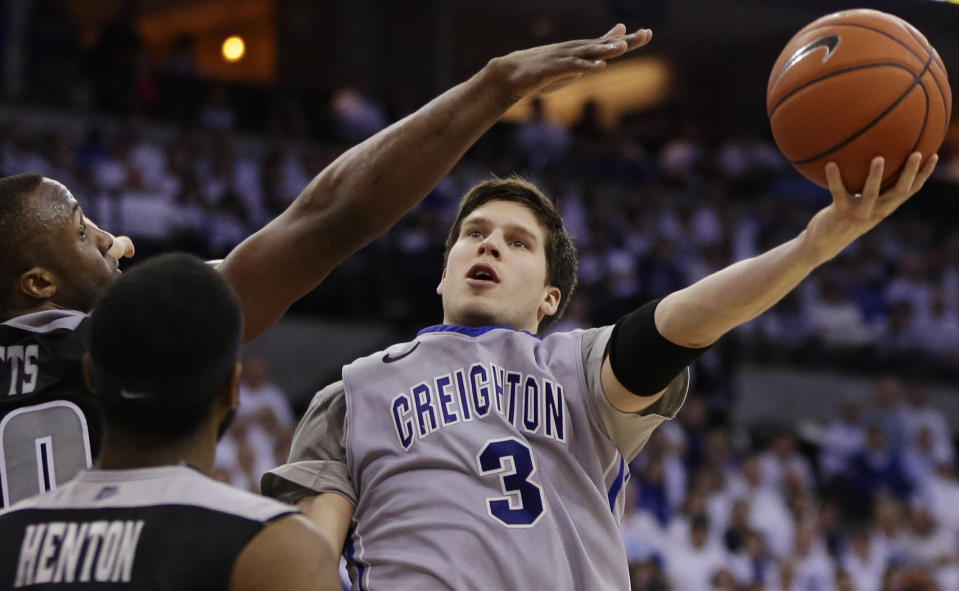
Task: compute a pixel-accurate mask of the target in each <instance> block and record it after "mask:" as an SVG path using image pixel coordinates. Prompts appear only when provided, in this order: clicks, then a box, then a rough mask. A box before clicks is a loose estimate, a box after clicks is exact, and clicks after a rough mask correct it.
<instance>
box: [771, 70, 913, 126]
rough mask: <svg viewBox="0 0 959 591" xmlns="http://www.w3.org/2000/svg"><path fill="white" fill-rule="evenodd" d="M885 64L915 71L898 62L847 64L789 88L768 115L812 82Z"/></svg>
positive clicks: (911, 72)
mask: <svg viewBox="0 0 959 591" xmlns="http://www.w3.org/2000/svg"><path fill="white" fill-rule="evenodd" d="M886 66H889V67H892V68H902V69H903V70H905V71H907V72H909V73H910V74H912V75H913V76H916V73H915V72H913V71H912V68H910V67H909V66H907V65H905V64H900V63H899V62H872V63H869V64H860V65H858V66H849V67H848V68H843V69H841V70H836V71H835V72H829V73H828V74H823V75H822V76H820V77H818V78H814V79H812V80H809V81H807V82H805V83H803V84H802V85H801V86H797V87H796V88H794V89H792V90H790V91H789V92H788V93H786V95H785V96H783V97H782V98H781V99H779V100H778V101H777V102H776V104H775V105H773V108H772V109H770V110H769V117H770V118H772V116H773V115H775V114H776V109H778V108H779V107H780V105H782V104H783V103H784V102H786V99H788V98H789V97H791V96H793V95H794V94H796V93H797V92H799V91H800V90H803V89H805V88H808V87H809V86H812V85H813V84H816V83H818V82H822V81H823V80H828V79H829V78H832V77H833V76H839V75H840V74H847V73H849V72H855V71H856V70H867V69H869V68H881V67H886ZM913 83H915V82H913Z"/></svg>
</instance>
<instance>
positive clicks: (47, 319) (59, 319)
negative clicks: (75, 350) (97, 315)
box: [3, 310, 88, 334]
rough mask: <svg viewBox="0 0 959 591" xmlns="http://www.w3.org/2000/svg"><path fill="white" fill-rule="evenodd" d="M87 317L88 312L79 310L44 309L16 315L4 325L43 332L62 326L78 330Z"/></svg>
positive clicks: (38, 332)
mask: <svg viewBox="0 0 959 591" xmlns="http://www.w3.org/2000/svg"><path fill="white" fill-rule="evenodd" d="M87 317H88V314H86V313H85V312H79V311H77V310H43V311H42V312H31V313H30V314H24V315H22V316H15V317H13V318H11V319H10V320H7V321H6V322H4V323H3V326H10V327H13V328H19V329H21V330H26V331H30V332H33V333H37V334H43V333H47V332H53V331H55V330H59V329H62V328H66V329H69V330H76V328H77V327H78V326H80V323H81V322H83V321H84V320H86V318H87Z"/></svg>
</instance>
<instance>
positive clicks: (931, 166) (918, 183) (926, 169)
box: [912, 154, 939, 192]
mask: <svg viewBox="0 0 959 591" xmlns="http://www.w3.org/2000/svg"><path fill="white" fill-rule="evenodd" d="M938 162H939V154H933V155H932V156H930V157H929V160H926V163H925V164H923V166H922V169H921V170H920V171H919V174H917V175H916V180H914V181H913V182H912V190H913V192H915V191H918V190H919V189H921V188H922V186H923V185H925V184H926V181H928V180H929V177H931V176H932V171H934V170H935V169H936V164H937V163H938Z"/></svg>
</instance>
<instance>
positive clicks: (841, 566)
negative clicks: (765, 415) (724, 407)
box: [623, 375, 959, 591]
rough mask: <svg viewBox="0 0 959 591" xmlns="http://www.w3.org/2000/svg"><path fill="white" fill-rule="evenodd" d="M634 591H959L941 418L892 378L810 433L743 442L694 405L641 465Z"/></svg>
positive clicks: (697, 401)
mask: <svg viewBox="0 0 959 591" xmlns="http://www.w3.org/2000/svg"><path fill="white" fill-rule="evenodd" d="M631 469H632V478H631V479H630V484H629V488H628V491H629V492H628V494H627V499H628V500H627V513H626V517H625V519H624V521H623V538H624V540H625V542H626V548H627V553H628V555H629V558H630V563H631V565H632V566H631V574H632V580H633V589H635V590H636V591H652V590H666V589H673V590H676V591H680V590H681V591H718V590H729V591H732V590H739V591H745V590H764V591H798V590H812V589H815V590H816V591H849V590H855V591H933V590H938V591H951V590H955V589H959V515H957V513H956V511H955V507H956V503H957V502H959V480H957V478H956V465H955V445H954V441H953V433H952V432H951V428H950V426H949V424H948V422H947V420H946V417H945V416H944V415H943V414H942V413H941V412H940V411H939V410H937V409H935V408H933V407H931V406H930V405H929V404H928V402H927V400H926V392H925V389H924V387H923V385H922V384H921V383H918V382H908V381H906V382H904V381H902V380H900V379H899V378H897V377H894V376H891V375H887V376H884V377H882V378H880V379H877V381H876V382H875V388H874V391H873V393H872V396H871V398H870V399H869V400H856V399H852V398H849V399H846V400H843V401H842V402H841V403H840V404H839V405H837V408H836V412H835V418H834V419H832V420H831V421H830V422H829V423H828V424H823V425H821V426H820V429H818V430H817V431H816V432H815V435H813V436H808V437H803V438H802V439H799V438H797V436H796V434H795V431H794V428H793V427H792V426H789V425H784V426H783V427H781V428H777V429H773V430H770V431H768V432H766V433H752V434H743V433H739V432H737V431H736V430H735V429H731V428H730V426H729V425H728V424H722V423H715V422H712V421H710V419H709V413H708V410H707V408H706V404H705V401H704V400H703V399H702V398H701V397H693V398H691V399H690V400H688V401H687V403H686V406H685V407H684V409H683V410H682V412H681V414H680V418H679V420H678V421H676V422H673V423H667V424H666V425H664V426H663V427H662V428H660V429H659V431H657V432H656V433H655V434H654V435H653V437H652V438H651V439H650V442H649V444H648V445H647V446H646V449H645V450H644V451H643V453H642V454H641V455H640V456H639V458H637V459H636V460H635V461H634V462H633V465H632V466H631Z"/></svg>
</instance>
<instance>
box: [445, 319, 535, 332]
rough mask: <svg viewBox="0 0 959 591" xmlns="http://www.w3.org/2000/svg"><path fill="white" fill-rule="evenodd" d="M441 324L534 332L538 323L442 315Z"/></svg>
mask: <svg viewBox="0 0 959 591" xmlns="http://www.w3.org/2000/svg"><path fill="white" fill-rule="evenodd" d="M443 324H447V325H451V326H466V327H469V328H482V327H484V326H505V327H507V328H512V329H513V330H525V331H526V332H529V333H532V334H536V331H537V329H538V328H539V323H538V321H536V320H530V321H529V322H510V321H509V320H506V319H497V318H491V317H485V316H475V317H459V318H454V317H453V316H449V315H444V316H443Z"/></svg>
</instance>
